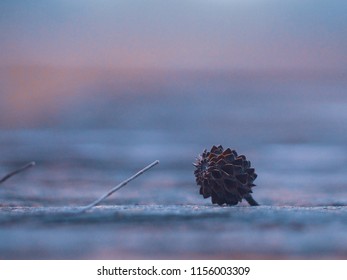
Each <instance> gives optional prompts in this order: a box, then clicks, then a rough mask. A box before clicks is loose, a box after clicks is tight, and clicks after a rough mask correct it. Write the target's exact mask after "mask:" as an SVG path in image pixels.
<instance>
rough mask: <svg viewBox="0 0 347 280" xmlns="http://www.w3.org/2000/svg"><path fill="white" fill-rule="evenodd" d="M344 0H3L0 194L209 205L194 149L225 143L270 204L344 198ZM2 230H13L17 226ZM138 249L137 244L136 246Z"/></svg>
mask: <svg viewBox="0 0 347 280" xmlns="http://www.w3.org/2000/svg"><path fill="white" fill-rule="evenodd" d="M346 15H347V4H346V2H345V1H343V0H330V1H323V0H318V1H317V0H300V1H299V0H283V1H275V0H247V1H241V0H230V1H227V0H214V1H212V0H199V1H198V0H168V1H159V0H147V1H140V0H131V1H128V0H117V1H114V0H100V1H92V0H83V1H81V0H75V1H67V0H60V1H56V0H51V1H45V0H33V1H21V0H2V1H1V3H0V154H1V158H0V172H1V174H5V173H6V172H8V171H10V170H12V169H14V168H16V167H19V166H21V165H23V164H25V163H26V162H28V161H32V160H35V161H36V162H37V167H35V169H33V170H30V171H28V172H26V173H25V174H24V173H23V174H21V175H20V176H18V177H16V178H13V179H12V180H11V181H8V182H6V185H5V184H4V185H3V187H2V188H1V189H0V205H3V206H60V205H72V206H76V205H81V204H85V203H88V202H90V201H91V200H93V199H95V198H97V197H98V196H99V195H101V194H102V193H103V192H104V191H106V190H107V189H109V188H110V186H114V185H115V184H117V183H118V182H119V181H121V180H123V179H124V178H125V177H126V176H129V175H131V174H132V173H133V172H135V171H137V170H139V169H140V168H142V167H143V166H144V165H145V164H147V163H150V162H152V161H154V160H156V159H159V160H160V161H161V164H160V165H159V166H158V167H155V170H152V171H150V172H148V173H147V174H146V175H144V176H143V177H142V178H141V179H140V178H139V180H138V181H137V182H136V183H135V182H134V183H133V184H132V186H130V185H129V187H127V188H126V189H123V190H122V193H120V192H119V193H118V195H114V196H113V197H111V198H110V199H109V200H108V201H107V202H105V203H106V204H107V203H109V204H168V205H169V204H170V205H171V204H173V205H178V204H183V205H187V204H193V205H206V206H207V205H210V204H211V203H210V200H203V199H202V197H200V196H199V194H198V187H197V186H196V185H195V180H194V177H193V166H192V162H193V161H194V160H195V158H196V156H197V155H198V154H199V153H201V152H202V151H203V149H205V148H210V147H211V146H212V145H216V144H222V145H223V146H224V147H225V148H227V147H231V148H234V149H236V150H237V152H238V153H240V154H245V155H246V156H247V158H248V159H249V160H250V161H251V162H252V165H253V166H254V167H255V169H256V172H257V173H258V178H257V180H256V182H255V183H256V184H257V187H256V188H255V190H254V196H255V198H256V199H257V200H258V201H259V203H261V204H263V205H280V206H283V205H298V206H319V205H347V188H346V181H347V175H346V174H347V172H346V171H347V170H346V163H347V144H346V143H347V133H346V127H347V109H346V108H347V92H346V89H347V16H346ZM6 237H8V236H7V235H6ZM140 256H141V255H140Z"/></svg>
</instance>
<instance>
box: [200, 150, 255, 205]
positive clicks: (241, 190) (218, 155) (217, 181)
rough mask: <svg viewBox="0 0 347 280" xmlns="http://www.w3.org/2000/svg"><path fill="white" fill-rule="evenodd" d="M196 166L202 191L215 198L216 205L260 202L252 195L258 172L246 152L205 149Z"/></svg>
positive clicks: (202, 193) (212, 198) (205, 195)
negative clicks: (243, 200) (240, 153)
mask: <svg viewBox="0 0 347 280" xmlns="http://www.w3.org/2000/svg"><path fill="white" fill-rule="evenodd" d="M194 166H195V167H196V170H195V171H194V175H195V178H196V183H197V184H198V185H199V186H200V194H201V195H202V196H203V197H204V198H208V197H211V200H212V203H213V204H218V205H223V204H227V205H236V204H238V203H239V202H241V201H242V199H245V200H246V201H247V202H248V203H249V204H250V205H251V206H258V205H259V204H258V203H257V202H256V201H255V200H254V199H253V197H252V195H251V193H252V188H253V187H254V186H255V185H254V184H253V182H254V180H255V179H256V178H257V174H256V173H255V170H254V168H252V167H251V162H250V161H248V160H247V159H246V157H245V156H244V155H238V154H237V153H236V151H235V150H231V149H230V148H228V149H226V150H224V148H223V147H222V146H221V145H219V146H213V147H212V148H211V150H210V151H209V152H208V151H207V150H204V151H203V153H202V154H201V155H200V156H199V157H198V158H197V160H196V162H195V163H194Z"/></svg>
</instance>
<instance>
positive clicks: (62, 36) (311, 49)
mask: <svg viewBox="0 0 347 280" xmlns="http://www.w3.org/2000/svg"><path fill="white" fill-rule="evenodd" d="M0 49H1V51H0V66H4V65H13V64H44V65H45V64H47V65H57V66H92V67H95V66H97V67H99V66H101V67H112V68H144V69H147V68H150V69H212V70H214V69H246V70H263V69H267V70H268V69H309V70H311V69H313V70H327V69H347V2H346V1H345V0H326V1H322V0H281V1H280V0H278V1H275V0H230V1H228V0H162V1H159V0H142V1H140V0H120V1H116V0H74V1H68V0H61V1H56V0H50V1H47V0H32V1H24V0H23V1H20V0H2V1H1V2H0Z"/></svg>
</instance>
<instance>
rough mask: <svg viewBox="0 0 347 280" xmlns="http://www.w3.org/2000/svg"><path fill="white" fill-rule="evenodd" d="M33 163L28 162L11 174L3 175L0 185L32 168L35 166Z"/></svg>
mask: <svg viewBox="0 0 347 280" xmlns="http://www.w3.org/2000/svg"><path fill="white" fill-rule="evenodd" d="M35 164H36V163H35V162H34V161H32V162H29V163H28V164H26V165H24V166H22V167H21V168H19V169H17V170H15V171H12V172H11V173H8V174H7V175H5V176H4V177H3V178H2V179H1V180H0V184H1V183H3V182H5V181H6V180H8V179H10V178H11V177H12V176H14V175H16V174H18V173H20V172H23V171H24V170H26V169H28V168H30V167H33V166H35Z"/></svg>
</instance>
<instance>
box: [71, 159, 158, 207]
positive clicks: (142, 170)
mask: <svg viewBox="0 0 347 280" xmlns="http://www.w3.org/2000/svg"><path fill="white" fill-rule="evenodd" d="M158 163H159V160H156V161H154V162H152V163H151V164H149V165H147V166H146V167H145V168H143V169H141V170H140V171H139V172H137V173H136V174H134V175H133V176H131V177H129V178H128V179H126V180H124V181H123V182H121V183H120V184H119V185H117V186H115V187H114V188H112V189H111V190H109V191H108V192H107V193H106V194H104V195H103V196H102V197H100V198H99V199H97V200H95V201H94V202H92V203H90V204H89V205H87V206H84V207H82V209H80V210H78V212H77V213H83V212H85V211H87V210H89V209H91V208H92V207H94V206H96V205H98V204H99V203H100V202H101V201H103V200H104V199H105V198H107V197H109V196H110V195H111V194H113V193H114V192H116V191H118V190H119V189H121V188H122V187H124V186H125V185H126V184H128V183H129V182H130V181H132V180H134V179H135V178H136V177H138V176H140V175H141V174H143V173H144V172H146V171H147V170H148V169H150V168H152V167H153V166H155V165H157V164H158Z"/></svg>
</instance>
